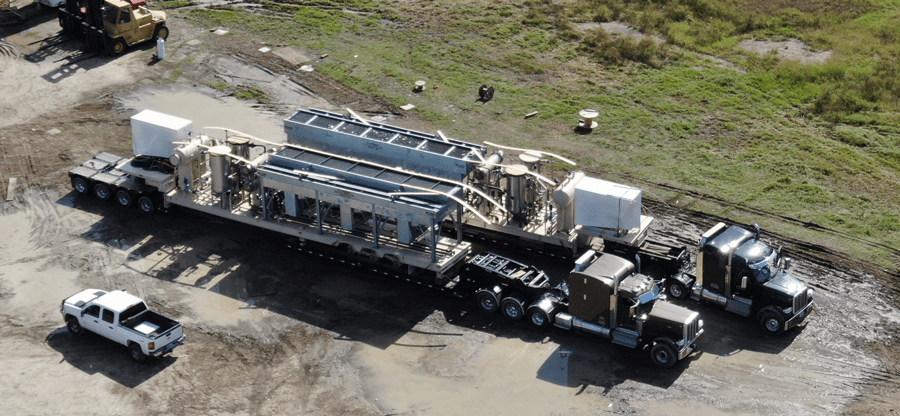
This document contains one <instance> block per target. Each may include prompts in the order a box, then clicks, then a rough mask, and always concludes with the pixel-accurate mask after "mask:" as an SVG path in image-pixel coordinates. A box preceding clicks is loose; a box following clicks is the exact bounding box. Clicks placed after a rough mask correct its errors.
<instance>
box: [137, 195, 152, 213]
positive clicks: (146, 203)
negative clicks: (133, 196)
mask: <svg viewBox="0 0 900 416" xmlns="http://www.w3.org/2000/svg"><path fill="white" fill-rule="evenodd" d="M138 208H140V209H141V211H143V212H144V214H152V213H153V211H156V204H154V203H153V200H152V199H150V197H149V196H142V197H140V198H138Z"/></svg>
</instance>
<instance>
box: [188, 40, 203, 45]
mask: <svg viewBox="0 0 900 416" xmlns="http://www.w3.org/2000/svg"><path fill="white" fill-rule="evenodd" d="M199 43H200V39H191V40H189V41H187V44H188V46H194V45H197V44H199Z"/></svg>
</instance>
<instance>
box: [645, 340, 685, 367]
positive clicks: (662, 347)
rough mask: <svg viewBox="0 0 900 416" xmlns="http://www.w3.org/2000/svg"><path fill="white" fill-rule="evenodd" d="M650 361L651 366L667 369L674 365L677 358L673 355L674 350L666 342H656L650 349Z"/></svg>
mask: <svg viewBox="0 0 900 416" xmlns="http://www.w3.org/2000/svg"><path fill="white" fill-rule="evenodd" d="M650 359H652V360H653V364H656V365H658V366H660V367H662V368H669V367H671V366H673V365H675V362H676V361H678V356H676V355H675V348H673V347H672V345H670V344H669V343H668V342H657V343H655V344H653V346H652V347H650Z"/></svg>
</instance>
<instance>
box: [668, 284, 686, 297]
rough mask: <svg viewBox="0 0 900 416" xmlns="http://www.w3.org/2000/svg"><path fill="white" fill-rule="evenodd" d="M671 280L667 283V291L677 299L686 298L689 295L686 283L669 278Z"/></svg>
mask: <svg viewBox="0 0 900 416" xmlns="http://www.w3.org/2000/svg"><path fill="white" fill-rule="evenodd" d="M669 280H670V281H669V282H668V283H666V292H669V295H671V296H672V297H673V298H675V299H684V298H686V297H687V295H688V290H687V287H685V286H684V283H681V281H679V280H675V279H669Z"/></svg>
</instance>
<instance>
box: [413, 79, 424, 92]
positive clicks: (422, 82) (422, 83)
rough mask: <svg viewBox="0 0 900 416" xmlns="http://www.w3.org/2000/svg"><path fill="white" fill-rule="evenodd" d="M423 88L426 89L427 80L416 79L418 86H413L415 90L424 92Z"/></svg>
mask: <svg viewBox="0 0 900 416" xmlns="http://www.w3.org/2000/svg"><path fill="white" fill-rule="evenodd" d="M423 89H425V81H422V80H418V81H416V87H415V88H413V92H422V90H423Z"/></svg>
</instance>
